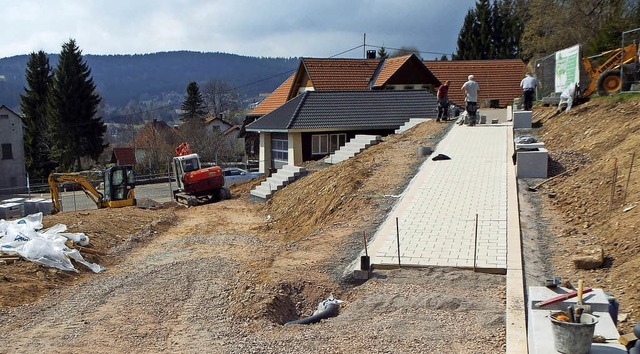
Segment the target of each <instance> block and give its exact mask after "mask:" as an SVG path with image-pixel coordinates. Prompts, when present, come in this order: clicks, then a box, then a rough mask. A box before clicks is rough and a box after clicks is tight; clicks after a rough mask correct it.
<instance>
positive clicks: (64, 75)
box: [48, 39, 107, 170]
mask: <svg viewBox="0 0 640 354" xmlns="http://www.w3.org/2000/svg"><path fill="white" fill-rule="evenodd" d="M100 101H101V98H100V96H99V95H98V94H97V93H96V86H95V84H94V83H93V79H92V78H91V69H89V67H88V66H87V64H86V63H85V62H84V61H83V59H82V52H81V51H80V49H79V48H78V46H77V45H76V41H75V40H73V39H70V40H69V42H67V43H64V44H63V45H62V51H61V52H60V57H59V61H58V65H57V67H56V69H55V70H54V75H53V85H52V88H51V91H50V94H49V100H48V113H49V117H50V121H49V123H50V126H49V131H50V137H51V141H52V150H51V153H52V156H53V157H54V158H55V159H56V160H57V161H58V163H59V165H60V167H61V168H62V169H64V170H81V169H82V163H81V158H82V157H90V158H92V159H93V160H97V158H98V156H99V155H100V154H101V153H102V151H104V148H105V147H107V145H105V144H104V143H103V140H102V139H103V137H102V135H103V134H104V132H105V131H106V129H107V127H106V126H105V125H104V123H103V122H102V118H100V117H95V115H96V111H97V107H98V105H99V104H100Z"/></svg>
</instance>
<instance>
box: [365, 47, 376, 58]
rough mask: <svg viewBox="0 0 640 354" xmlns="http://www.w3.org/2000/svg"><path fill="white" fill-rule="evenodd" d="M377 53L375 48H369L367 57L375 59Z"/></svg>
mask: <svg viewBox="0 0 640 354" xmlns="http://www.w3.org/2000/svg"><path fill="white" fill-rule="evenodd" d="M376 53H377V52H376V51H375V49H370V50H367V59H375V58H376Z"/></svg>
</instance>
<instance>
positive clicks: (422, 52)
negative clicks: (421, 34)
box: [367, 44, 451, 55]
mask: <svg viewBox="0 0 640 354" xmlns="http://www.w3.org/2000/svg"><path fill="white" fill-rule="evenodd" d="M367 47H374V48H378V49H380V48H384V49H391V50H407V48H391V47H385V46H377V45H373V44H367ZM412 52H415V53H421V54H438V55H451V53H441V52H429V51H426V50H415V51H413V50H412Z"/></svg>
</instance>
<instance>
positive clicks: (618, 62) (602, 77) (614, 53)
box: [582, 43, 639, 97]
mask: <svg viewBox="0 0 640 354" xmlns="http://www.w3.org/2000/svg"><path fill="white" fill-rule="evenodd" d="M638 54H639V53H638V44H637V43H632V44H629V45H627V46H625V47H623V48H616V49H613V50H608V51H606V52H602V53H600V54H597V55H593V56H590V57H584V58H582V64H583V65H584V69H585V71H586V72H587V75H588V76H589V80H590V81H589V85H588V86H587V87H586V88H585V89H584V91H583V92H582V97H588V96H590V95H591V94H593V93H594V92H596V91H597V92H598V94H600V95H609V94H613V93H618V92H620V91H625V87H624V86H625V85H624V84H628V85H629V84H630V82H631V81H635V80H634V79H635V76H636V75H637V71H638ZM603 57H604V61H603V62H602V64H600V65H597V64H596V63H595V61H597V60H596V59H597V58H603ZM599 60H603V59H599ZM620 66H622V76H621V75H620ZM629 86H630V85H629ZM626 90H628V88H626Z"/></svg>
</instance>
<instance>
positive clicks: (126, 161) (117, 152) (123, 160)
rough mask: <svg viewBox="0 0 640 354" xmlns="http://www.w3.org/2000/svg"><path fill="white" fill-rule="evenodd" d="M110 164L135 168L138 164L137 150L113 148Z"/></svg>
mask: <svg viewBox="0 0 640 354" xmlns="http://www.w3.org/2000/svg"><path fill="white" fill-rule="evenodd" d="M110 162H111V163H115V164H116V165H119V166H124V165H131V166H133V165H135V164H136V150H135V149H134V148H131V147H119V148H113V151H112V152H111V161H110Z"/></svg>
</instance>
